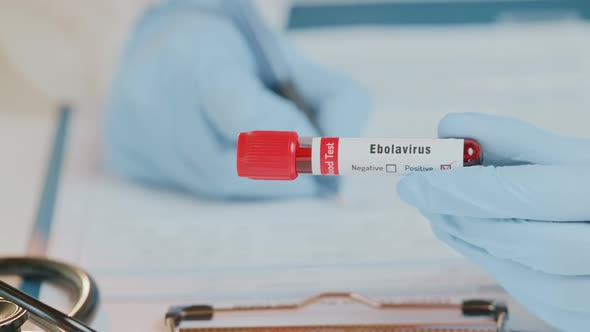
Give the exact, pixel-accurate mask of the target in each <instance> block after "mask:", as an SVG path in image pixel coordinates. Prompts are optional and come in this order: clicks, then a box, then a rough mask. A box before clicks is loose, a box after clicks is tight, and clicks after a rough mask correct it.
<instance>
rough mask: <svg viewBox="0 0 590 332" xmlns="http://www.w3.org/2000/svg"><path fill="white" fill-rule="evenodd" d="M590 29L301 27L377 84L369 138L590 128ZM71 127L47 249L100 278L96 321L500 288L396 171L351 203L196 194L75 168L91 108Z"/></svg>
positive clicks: (347, 199) (321, 52)
mask: <svg viewBox="0 0 590 332" xmlns="http://www.w3.org/2000/svg"><path fill="white" fill-rule="evenodd" d="M586 29H587V28H586V27H585V26H583V25H579V24H575V23H569V22H566V23H558V24H546V25H515V24H509V25H497V26H481V27H479V26H474V27H470V28H464V27H463V28H458V27H457V28H436V29H427V28H397V29H377V28H369V29H367V28H361V29H350V30H348V29H345V30H343V29H338V30H322V31H313V32H310V31H309V32H298V33H296V34H292V35H291V37H292V38H293V39H294V40H295V42H296V43H297V44H298V45H299V46H300V47H302V48H304V49H305V50H306V51H307V52H308V53H310V54H311V55H312V57H314V58H316V59H318V60H320V61H322V62H327V63H330V64H331V65H332V66H333V67H335V68H338V69H340V70H343V71H345V72H347V73H350V74H351V75H352V76H354V77H355V78H356V79H358V80H360V81H361V82H363V83H365V84H366V85H367V86H368V87H369V89H370V91H371V92H372V93H373V95H374V100H375V113H373V115H372V118H371V121H370V125H369V130H368V134H369V135H371V136H406V137H408V136H409V137H421V136H425V137H434V136H435V135H436V123H437V121H438V120H439V118H440V117H442V115H444V114H445V113H447V112H451V111H475V112H490V113H496V114H511V115H514V116H518V117H521V118H523V119H525V120H529V121H532V122H534V123H537V124H539V125H541V126H544V127H547V128H550V129H553V130H556V131H560V132H563V133H569V134H572V135H580V136H583V135H586V134H587V133H586V132H585V130H586V128H585V124H587V123H589V122H588V118H589V117H590V115H589V114H588V112H584V110H587V107H588V100H587V98H588V97H587V94H585V93H584V92H585V91H587V90H585V89H586V88H587V87H588V84H587V83H588V77H589V76H588V75H587V74H589V73H588V62H587V61H588V59H590V57H588V54H589V53H588V48H587V46H583V44H584V41H585V40H587V32H586ZM436 52H438V54H437V53H436ZM74 123H75V128H72V129H73V130H72V144H73V145H72V147H71V155H70V156H69V163H68V164H67V169H66V174H65V176H64V181H63V183H62V192H61V194H60V197H59V202H58V207H57V210H56V219H55V222H56V225H55V228H54V236H53V238H52V241H51V250H50V253H51V254H52V255H53V256H54V257H60V258H63V259H66V260H68V261H72V262H74V263H78V264H81V265H82V266H84V267H85V268H87V269H89V270H90V272H92V273H93V274H94V276H95V277H96V278H97V280H98V282H99V284H100V286H101V288H102V294H103V302H102V303H103V305H102V308H103V309H102V312H101V314H100V316H99V319H98V321H97V328H98V329H99V330H101V331H103V330H104V331H119V330H126V329H127V330H141V331H158V330H159V329H160V328H161V321H162V318H163V314H164V312H165V310H166V309H167V307H168V306H169V305H172V304H191V303H193V302H213V303H224V302H225V303H230V302H232V303H233V302H240V301H243V302H248V301H249V300H250V301H253V300H256V301H260V300H263V299H268V300H281V299H293V298H300V297H302V296H306V295H312V294H313V293H315V292H317V291H331V290H338V291H342V290H344V291H358V292H361V293H363V294H367V295H375V294H377V295H383V294H389V295H390V296H395V295H399V296H402V295H421V294H422V295H430V296H432V295H437V294H440V295H441V296H443V297H446V296H448V295H449V293H452V294H454V295H457V294H473V293H474V292H475V293H476V294H477V293H482V292H484V293H486V294H489V293H494V294H496V293H498V289H497V288H496V287H495V286H494V282H493V280H491V279H490V278H489V277H487V276H486V275H485V274H484V273H482V272H481V271H480V270H479V269H477V268H475V267H474V266H473V265H471V264H469V263H468V262H466V261H465V260H464V259H463V258H461V257H459V256H458V255H457V254H455V253H454V252H452V251H451V250H449V249H448V248H447V247H446V246H445V245H443V244H441V243H440V242H439V241H437V240H436V239H435V238H434V236H433V235H432V234H431V232H430V230H429V228H428V224H427V222H426V221H424V220H423V219H422V217H420V216H419V215H418V214H417V212H416V211H414V210H413V209H411V208H410V207H408V206H405V205H404V204H402V203H401V202H400V201H399V199H398V198H397V197H396V195H395V180H388V181H383V179H382V178H381V179H369V178H367V177H363V178H362V181H361V180H360V179H359V178H352V177H351V178H345V179H344V191H343V193H342V197H340V198H339V199H338V200H333V201H316V200H303V201H289V202H266V203H233V204H230V203H220V202H211V201H201V200H198V199H195V198H191V197H187V196H183V195H179V194H176V193H169V192H163V191H157V190H153V189H146V188H142V187H140V186H136V185H132V184H128V183H125V182H122V181H119V180H116V179H112V178H110V177H108V176H106V175H103V174H101V173H100V172H94V171H91V172H88V171H87V170H82V171H81V169H80V168H84V167H85V166H81V164H80V163H79V162H80V161H82V160H83V159H84V157H85V156H88V154H89V151H94V150H93V148H94V147H95V146H96V145H95V143H96V137H89V135H90V136H91V135H92V134H89V133H91V131H89V130H88V128H89V127H86V125H87V124H88V123H86V124H85V123H84V118H83V117H82V116H78V118H77V119H76V118H74ZM81 142H82V143H81ZM46 296H48V297H50V296H51V294H49V293H46ZM516 317H518V315H516ZM526 327H529V328H531V327H530V325H526ZM534 330H536V331H543V329H541V328H535V329H534Z"/></svg>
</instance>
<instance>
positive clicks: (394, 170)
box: [385, 164, 397, 173]
mask: <svg viewBox="0 0 590 332" xmlns="http://www.w3.org/2000/svg"><path fill="white" fill-rule="evenodd" d="M385 171H386V172H387V173H397V165H396V164H387V165H385Z"/></svg>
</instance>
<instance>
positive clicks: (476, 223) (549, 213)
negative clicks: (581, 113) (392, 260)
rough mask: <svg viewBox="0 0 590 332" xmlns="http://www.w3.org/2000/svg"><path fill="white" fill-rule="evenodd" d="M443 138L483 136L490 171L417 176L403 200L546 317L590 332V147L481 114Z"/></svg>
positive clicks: (453, 125) (450, 120)
mask: <svg viewBox="0 0 590 332" xmlns="http://www.w3.org/2000/svg"><path fill="white" fill-rule="evenodd" d="M439 136H440V137H461V136H468V137H472V138H474V139H476V140H477V141H478V142H479V143H480V144H481V146H482V149H483V151H484V154H485V158H484V167H470V168H462V169H455V170H451V171H449V172H429V173H420V174H413V175H410V176H408V177H405V178H403V179H402V180H401V181H400V182H399V185H398V192H399V194H400V196H401V198H402V199H403V200H404V201H406V202H408V203H409V204H412V205H414V206H415V207H417V208H418V209H419V210H420V211H421V212H422V214H423V215H424V216H425V217H426V218H428V219H429V220H430V222H431V224H432V229H433V231H434V233H435V234H436V235H437V236H438V237H439V238H440V239H441V240H443V241H445V242H446V243H448V244H449V245H450V246H451V247H453V248H455V249H456V250H457V251H459V252H461V253H463V254H464V255H466V256H467V257H469V258H470V259H472V260H473V261H474V262H476V263H478V264H479V265H481V266H482V267H483V268H484V269H486V270H487V271H488V272H489V273H490V274H492V275H493V276H494V277H495V278H496V279H497V280H498V281H499V283H500V284H501V285H502V286H503V287H504V288H505V289H506V290H507V291H509V292H510V294H512V295H513V296H514V298H515V299H516V300H517V301H519V302H520V303H522V304H523V305H525V306H526V307H527V308H528V309H529V310H530V311H531V312H533V313H535V314H536V315H538V317H540V318H541V319H543V320H545V321H546V322H548V323H550V324H552V325H554V326H555V327H557V328H559V329H561V330H563V331H575V332H578V331H585V330H587V328H588V326H590V304H589V302H588V298H589V297H590V277H589V276H590V223H589V220H590V205H589V204H588V188H589V187H590V140H587V139H576V138H569V137H563V136H558V135H555V134H552V133H549V132H547V131H544V130H541V129H538V128H536V127H533V126H531V125H529V124H526V123H524V122H521V121H518V120H514V119H511V118H506V117H498V116H490V115H481V114H451V115H448V116H446V117H445V118H444V119H443V120H442V121H441V122H440V125H439Z"/></svg>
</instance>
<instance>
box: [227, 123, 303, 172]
mask: <svg viewBox="0 0 590 332" xmlns="http://www.w3.org/2000/svg"><path fill="white" fill-rule="evenodd" d="M298 146H299V136H298V135H297V133H296V132H293V131H251V132H248V133H240V136H239V137H238V153H237V169H238V176H240V177H247V178H250V179H254V180H294V179H295V178H297V169H296V164H295V161H296V160H295V158H296V153H297V148H298Z"/></svg>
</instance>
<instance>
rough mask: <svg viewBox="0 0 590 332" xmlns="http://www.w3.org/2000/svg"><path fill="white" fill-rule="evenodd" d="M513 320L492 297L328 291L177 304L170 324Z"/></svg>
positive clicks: (461, 326)
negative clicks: (297, 297) (404, 297)
mask: <svg viewBox="0 0 590 332" xmlns="http://www.w3.org/2000/svg"><path fill="white" fill-rule="evenodd" d="M314 307H315V309H314ZM353 307H354V309H353ZM355 310H356V311H355ZM416 315H418V316H416ZM417 317H418V318H417ZM318 318H319V319H318ZM355 319H356V320H357V321H356V322H355ZM507 320H508V308H507V307H506V305H504V304H503V303H500V302H494V301H490V300H481V299H474V300H464V301H462V302H461V303H450V302H382V301H377V300H374V299H371V298H368V297H364V296H361V295H358V294H354V293H323V294H319V295H316V296H313V297H310V298H307V299H305V300H303V301H301V302H295V303H290V304H274V305H253V306H228V307H213V306H210V305H191V306H184V307H183V306H177V307H172V308H170V310H169V311H168V313H167V314H166V318H165V324H166V327H167V331H170V332H287V331H297V332H336V331H348V332H426V331H428V332H469V331H477V332H505V331H506V330H505V328H506V327H505V325H506V322H507Z"/></svg>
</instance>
